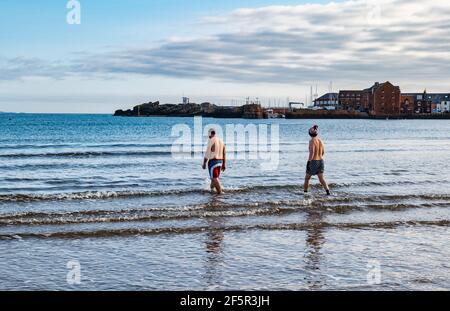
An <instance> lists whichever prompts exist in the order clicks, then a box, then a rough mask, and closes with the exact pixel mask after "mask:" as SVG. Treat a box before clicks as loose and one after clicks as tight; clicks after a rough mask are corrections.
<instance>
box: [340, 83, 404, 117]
mask: <svg viewBox="0 0 450 311" xmlns="http://www.w3.org/2000/svg"><path fill="white" fill-rule="evenodd" d="M400 101H401V92H400V87H398V86H395V85H393V84H392V83H390V82H389V81H387V82H385V83H378V82H376V83H375V84H374V85H373V86H372V87H370V88H368V89H365V90H353V91H340V92H339V105H340V108H341V109H344V110H357V111H365V112H368V113H370V114H371V115H374V116H383V115H399V114H401V103H400Z"/></svg>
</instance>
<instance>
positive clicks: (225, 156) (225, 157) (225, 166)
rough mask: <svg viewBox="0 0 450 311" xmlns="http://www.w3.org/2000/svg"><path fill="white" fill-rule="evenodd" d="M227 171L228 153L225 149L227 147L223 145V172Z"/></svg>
mask: <svg viewBox="0 0 450 311" xmlns="http://www.w3.org/2000/svg"><path fill="white" fill-rule="evenodd" d="M226 169H227V151H226V148H225V145H223V164H222V171H225V170H226Z"/></svg>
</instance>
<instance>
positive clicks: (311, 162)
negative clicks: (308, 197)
mask: <svg viewBox="0 0 450 311" xmlns="http://www.w3.org/2000/svg"><path fill="white" fill-rule="evenodd" d="M318 135H319V127H318V126H317V125H314V126H313V127H312V128H310V129H309V136H311V140H310V142H309V158H308V164H307V166H306V177H305V185H304V190H305V193H307V192H308V188H309V181H310V180H311V177H312V176H314V175H317V176H318V177H319V181H320V183H321V184H322V186H323V187H324V188H325V190H326V191H327V194H328V195H330V194H331V193H330V188H329V187H328V184H327V182H326V181H325V178H324V176H323V173H324V171H325V163H324V161H323V156H324V154H325V147H324V144H323V142H322V140H321V139H320V138H318V137H317V136H318Z"/></svg>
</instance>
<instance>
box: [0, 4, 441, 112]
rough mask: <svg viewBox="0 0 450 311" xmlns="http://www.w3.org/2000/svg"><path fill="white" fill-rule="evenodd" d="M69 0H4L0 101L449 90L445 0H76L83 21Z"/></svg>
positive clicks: (1, 106) (124, 101) (67, 106)
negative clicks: (74, 17) (387, 85)
mask: <svg viewBox="0 0 450 311" xmlns="http://www.w3.org/2000/svg"><path fill="white" fill-rule="evenodd" d="M67 2H68V0H67V1H66V0H40V1H17V0H2V1H1V3H0V46H1V47H2V48H1V50H0V111H19V112H96V113H101V112H104V113H109V112H111V111H113V110H115V109H118V108H127V107H131V106H133V105H135V104H138V103H142V102H147V101H154V100H161V101H163V102H177V101H179V100H180V97H181V96H183V95H187V96H190V97H191V98H192V100H194V101H197V102H201V101H211V102H214V103H217V104H229V103H231V101H233V102H236V100H243V99H244V98H245V97H246V96H251V97H260V98H262V99H263V100H264V101H266V103H268V102H269V101H270V102H271V103H273V102H277V103H278V102H285V101H286V100H287V97H289V98H290V99H291V100H295V101H308V100H309V99H308V98H307V96H308V95H309V92H310V87H311V85H314V89H315V87H316V85H317V88H318V93H319V95H320V94H321V93H324V92H327V91H328V90H329V85H330V81H333V85H334V88H333V90H335V91H336V90H338V89H339V88H349V87H352V88H356V87H368V86H370V84H371V83H373V82H374V81H385V80H390V81H392V82H393V83H396V84H398V85H400V86H401V87H402V90H404V91H405V92H412V91H421V90H423V89H424V88H428V89H429V90H432V91H441V92H450V78H449V77H448V75H447V73H448V72H449V69H450V68H449V64H450V57H449V52H448V51H449V50H450V30H449V29H450V27H449V26H450V25H449V22H448V21H449V20H450V18H449V17H450V4H449V3H448V1H446V0H435V1H428V0H426V1H423V0H409V1H406V0H355V1H345V0H342V1H335V2H330V1H291V0H278V1H276V0H249V1H237V0H228V1H212V0H191V1H188V0H184V1H183V0H147V1H145V0H127V1H120V0H109V1H107V0H79V2H80V3H81V25H69V24H67V22H66V14H67V12H68V10H67V8H66V4H67ZM435 12H440V14H439V15H436V14H434V13H435ZM404 16H410V17H413V18H408V19H405V18H404Z"/></svg>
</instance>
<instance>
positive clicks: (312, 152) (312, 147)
mask: <svg viewBox="0 0 450 311" xmlns="http://www.w3.org/2000/svg"><path fill="white" fill-rule="evenodd" d="M324 154H325V147H324V145H323V142H322V140H320V139H319V138H313V139H311V141H310V142H309V160H310V161H314V160H323V155H324Z"/></svg>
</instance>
